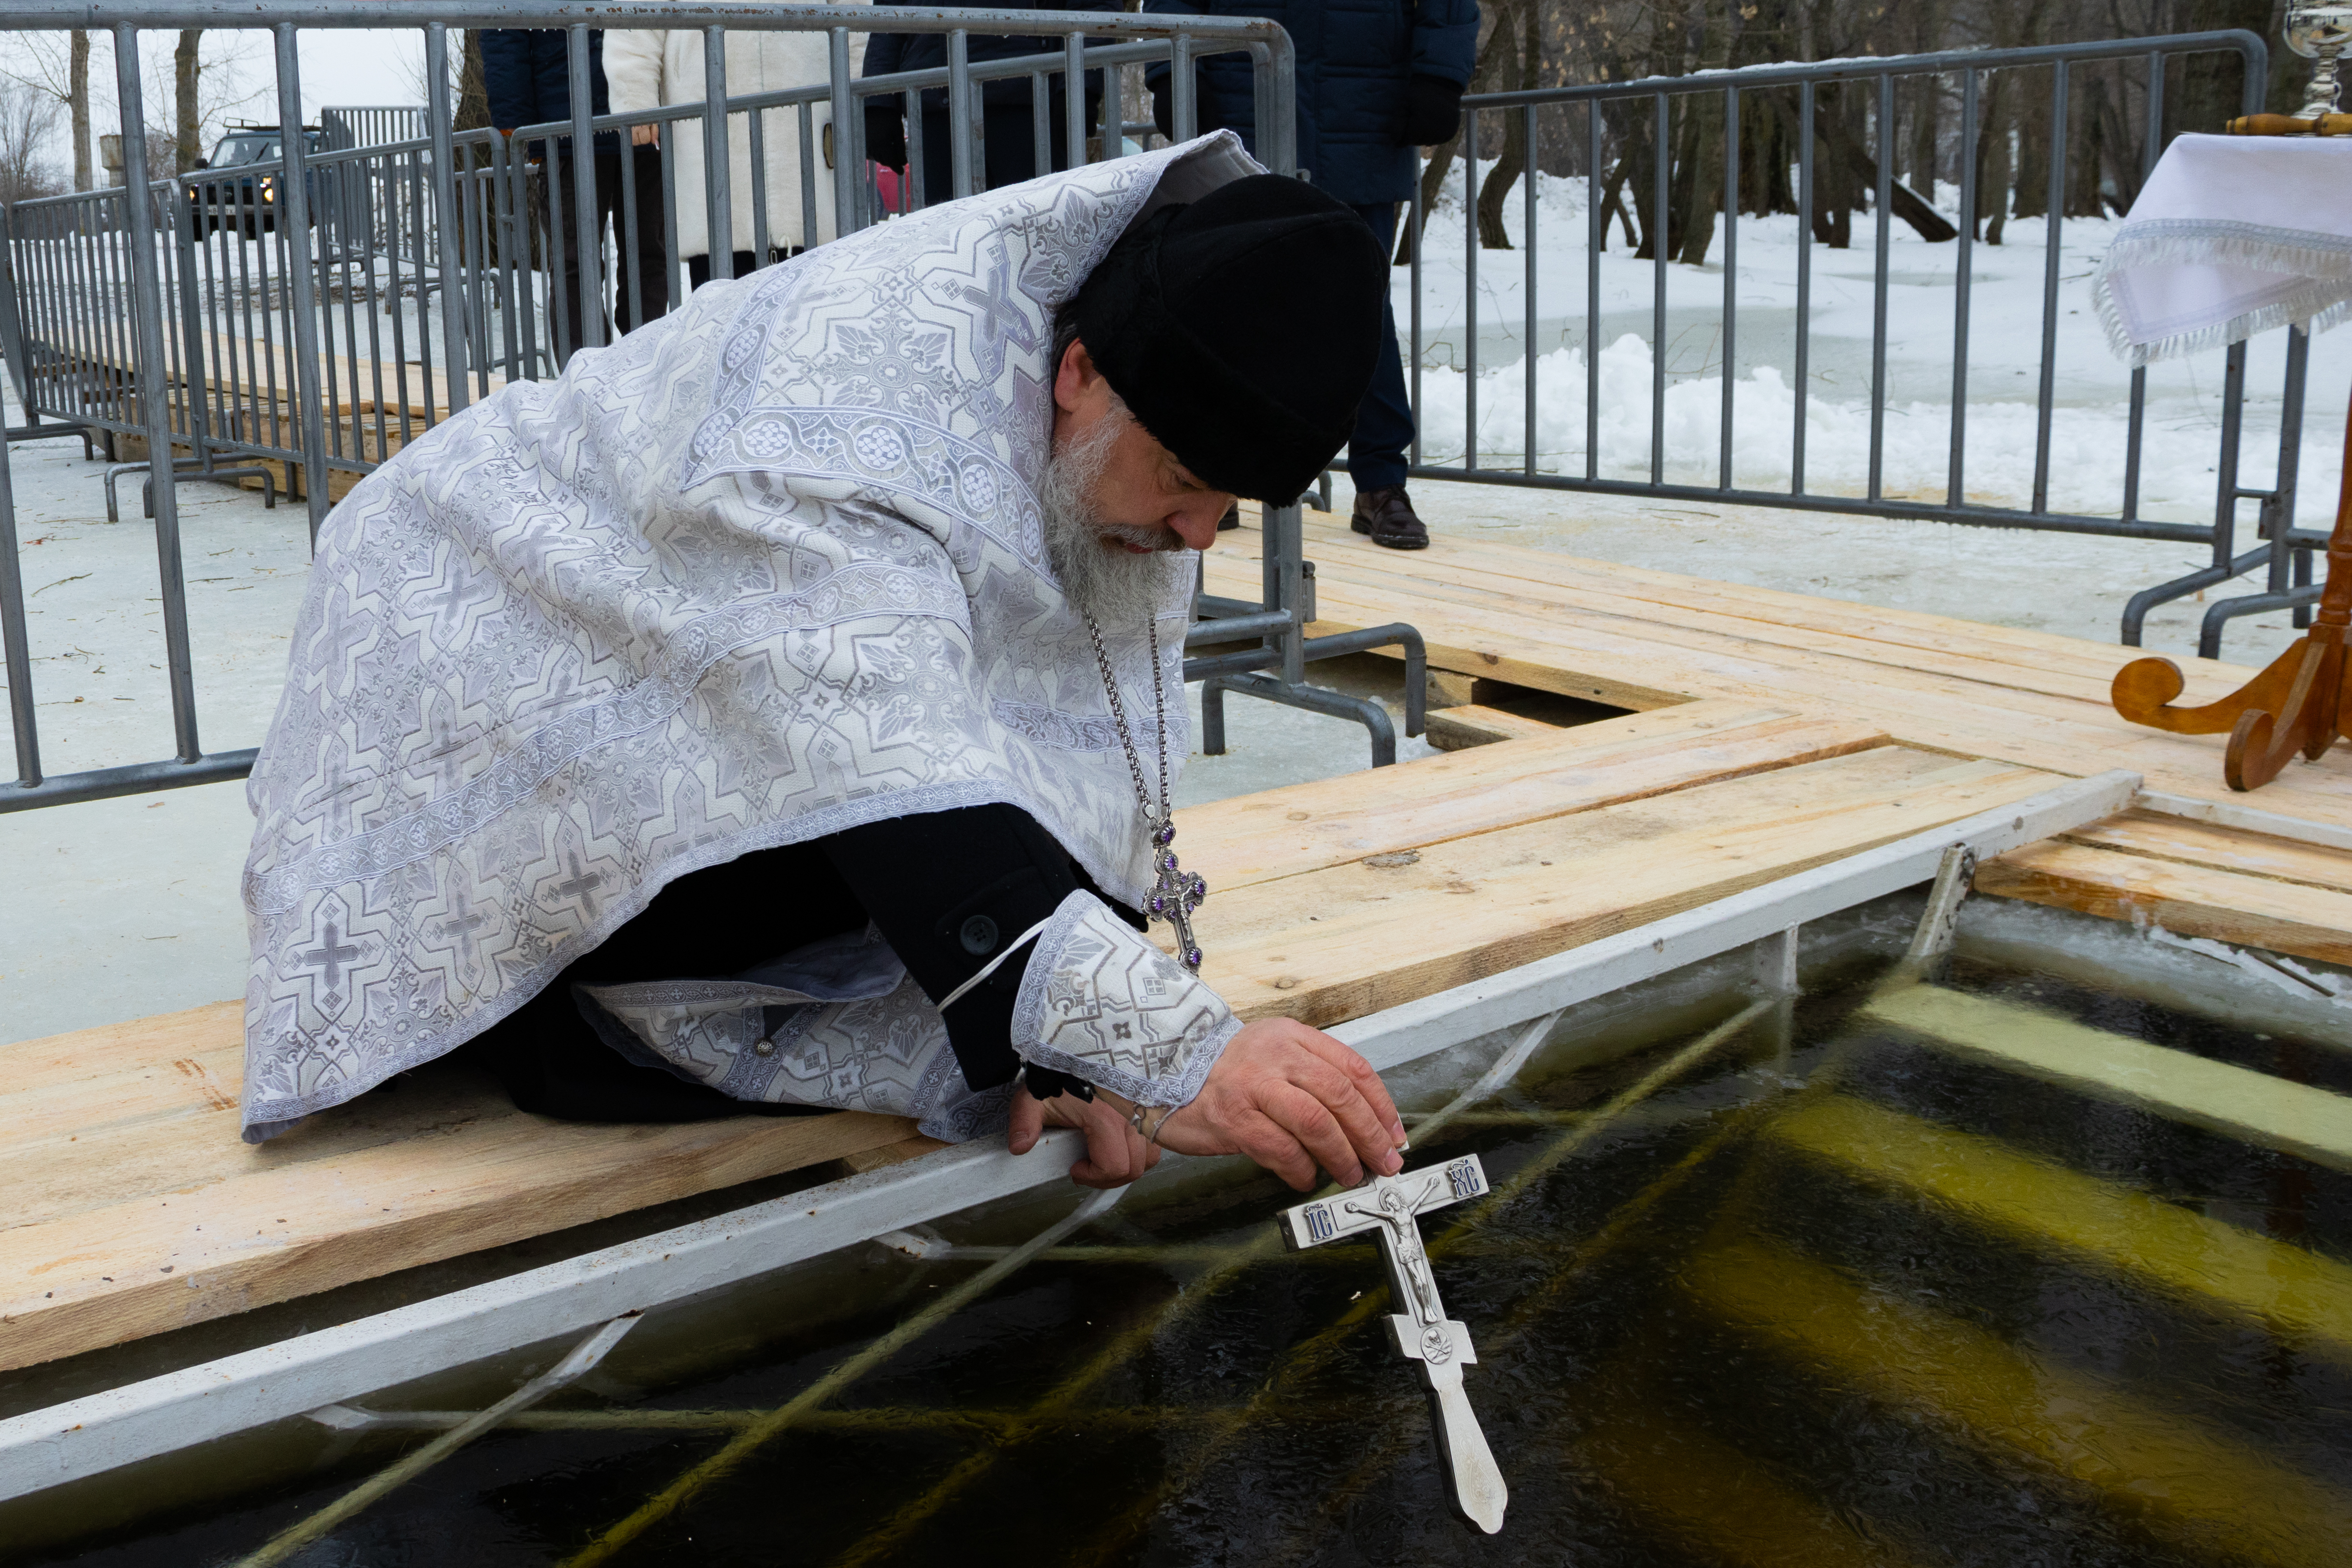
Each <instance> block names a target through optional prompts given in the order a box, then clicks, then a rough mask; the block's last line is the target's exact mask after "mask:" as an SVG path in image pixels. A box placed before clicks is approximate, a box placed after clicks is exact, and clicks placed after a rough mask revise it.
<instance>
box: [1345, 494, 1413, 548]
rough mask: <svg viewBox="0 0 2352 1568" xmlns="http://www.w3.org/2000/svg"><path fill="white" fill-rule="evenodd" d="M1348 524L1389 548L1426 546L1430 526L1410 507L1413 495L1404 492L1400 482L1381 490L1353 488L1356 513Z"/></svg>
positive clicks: (1375, 542) (1374, 541)
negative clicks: (1423, 523)
mask: <svg viewBox="0 0 2352 1568" xmlns="http://www.w3.org/2000/svg"><path fill="white" fill-rule="evenodd" d="M1348 526H1349V528H1353V529H1355V530H1356V531H1357V532H1358V533H1360V534H1370V535H1371V536H1372V542H1373V543H1374V544H1376V545H1385V546H1387V547H1388V548H1389V549H1428V548H1429V530H1428V529H1427V528H1424V527H1423V526H1422V521H1421V517H1420V516H1419V515H1418V514H1417V513H1415V512H1414V511H1413V509H1412V497H1410V496H1408V495H1406V494H1405V493H1404V486H1402V485H1391V486H1389V487H1388V488H1386V489H1384V490H1359V491H1357V492H1356V515H1355V516H1354V517H1350V518H1349V520H1348Z"/></svg>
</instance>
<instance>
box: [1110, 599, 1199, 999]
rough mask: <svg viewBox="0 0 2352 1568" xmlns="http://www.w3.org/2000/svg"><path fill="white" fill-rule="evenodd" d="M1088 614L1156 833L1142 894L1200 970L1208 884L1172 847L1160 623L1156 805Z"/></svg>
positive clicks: (1152, 628)
mask: <svg viewBox="0 0 2352 1568" xmlns="http://www.w3.org/2000/svg"><path fill="white" fill-rule="evenodd" d="M1084 619H1085V621H1086V623H1087V636H1088V637H1089V638H1091V639H1092V640H1093V642H1094V645H1095V668H1097V669H1098V670H1100V671H1101V672H1102V684H1103V694H1104V695H1106V696H1108V697H1109V698H1110V717H1111V722H1112V723H1113V724H1115V725H1117V726H1118V744H1119V745H1120V747H1122V748H1124V749H1125V751H1126V752H1127V771H1128V776H1129V778H1131V779H1134V780H1135V803H1136V805H1137V806H1138V807H1139V808H1140V809H1141V810H1142V812H1143V821H1144V825H1145V828H1146V831H1148V832H1149V833H1150V838H1151V870H1152V874H1153V880H1152V884H1151V891H1150V894H1148V895H1146V896H1145V898H1144V900H1143V913H1144V915H1146V917H1148V918H1150V919H1152V920H1164V921H1166V922H1168V924H1169V925H1172V926H1174V927H1175V928H1176V956H1177V959H1178V961H1179V962H1181V963H1182V965H1183V966H1184V967H1186V968H1188V969H1190V970H1192V972H1193V973H1195V974H1198V973H1199V972H1200V969H1201V948H1200V945H1199V944H1198V943H1197V942H1195V941H1194V940H1193V938H1192V911H1194V910H1196V909H1198V908H1200V907H1201V904H1202V901H1203V900H1205V899H1206V898H1207V897H1208V896H1209V884H1208V883H1207V882H1205V881H1203V880H1202V878H1201V877H1199V876H1196V875H1194V874H1192V873H1189V872H1186V871H1184V870H1183V869H1182V868H1181V867H1180V866H1178V865H1177V863H1176V852H1175V851H1174V850H1173V849H1171V848H1170V847H1169V846H1170V845H1171V844H1173V843H1174V842H1175V841H1176V819H1175V814H1174V813H1173V812H1171V810H1169V808H1168V699H1167V696H1166V695H1165V694H1164V692H1163V691H1162V689H1161V686H1160V623H1159V622H1158V621H1157V620H1153V621H1149V622H1145V624H1144V633H1145V636H1146V637H1147V638H1148V639H1149V641H1150V645H1151V706H1152V709H1153V715H1154V717H1155V719H1156V721H1157V723H1158V725H1159V730H1158V735H1159V744H1160V803H1159V805H1158V807H1157V808H1155V807H1154V806H1153V805H1152V801H1151V791H1150V789H1147V788H1146V787H1145V785H1144V782H1143V758H1140V757H1139V756H1138V755H1137V754H1136V750H1135V732H1134V731H1133V730H1132V729H1130V728H1129V727H1128V722H1127V705H1126V704H1125V703H1124V702H1122V701H1121V700H1120V699H1119V695H1118V681H1117V680H1115V679H1113V678H1112V676H1111V673H1110V654H1109V653H1107V652H1106V651H1105V650H1104V648H1103V639H1102V628H1101V627H1099V626H1097V625H1096V624H1095V618H1094V617H1093V616H1091V615H1088V616H1086V617H1084Z"/></svg>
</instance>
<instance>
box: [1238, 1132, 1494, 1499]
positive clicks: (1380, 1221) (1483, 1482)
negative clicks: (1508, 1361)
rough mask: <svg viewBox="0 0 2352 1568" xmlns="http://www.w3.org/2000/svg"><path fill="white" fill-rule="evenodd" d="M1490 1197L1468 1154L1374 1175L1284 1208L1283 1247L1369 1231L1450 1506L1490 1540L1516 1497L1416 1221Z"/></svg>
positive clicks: (1460, 1330) (1473, 1356)
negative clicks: (1470, 1389)
mask: <svg viewBox="0 0 2352 1568" xmlns="http://www.w3.org/2000/svg"><path fill="white" fill-rule="evenodd" d="M1485 1192H1486V1167H1485V1166H1481V1165H1480V1164H1479V1163H1478V1156H1477V1155H1463V1156H1462V1157H1461V1158H1460V1159H1458V1160H1452V1161H1449V1162H1447V1163H1446V1164H1445V1165H1444V1166H1438V1167H1435V1168H1433V1169H1428V1170H1418V1171H1406V1172H1403V1173H1402V1174H1399V1175H1396V1176H1374V1177H1373V1178H1372V1179H1371V1180H1370V1181H1369V1182H1367V1183H1365V1184H1364V1185H1363V1186H1360V1187H1357V1188H1355V1189H1354V1190H1353V1191H1350V1192H1343V1193H1340V1194H1339V1196H1338V1197H1320V1198H1317V1199H1316V1200H1315V1201H1314V1202H1312V1203H1302V1204H1300V1205H1298V1206H1297V1207H1295V1208H1288V1209H1285V1210H1284V1211H1283V1215H1282V1222H1281V1223H1282V1239H1283V1243H1284V1245H1286V1246H1287V1247H1289V1248H1291V1249H1294V1250H1297V1249H1302V1248H1307V1247H1319V1246H1321V1245H1322V1244H1323V1243H1324V1242H1326V1241H1337V1240H1339V1239H1340V1238H1342V1237H1346V1236H1358V1235H1361V1234H1362V1233H1363V1232H1365V1231H1368V1230H1369V1231H1372V1232H1374V1233H1375V1234H1377V1235H1378V1236H1379V1237H1380V1241H1381V1260H1382V1261H1383V1262H1385V1263H1386V1264H1387V1265H1388V1270H1389V1289H1390V1291H1391V1294H1392V1295H1393V1297H1394V1298H1395V1301H1396V1304H1397V1305H1398V1306H1400V1307H1402V1308H1403V1309H1404V1310H1403V1311H1402V1312H1391V1313H1390V1314H1389V1316H1388V1317H1387V1318H1386V1319H1384V1320H1383V1321H1384V1322H1386V1323H1387V1324H1388V1331H1389V1343H1391V1344H1392V1345H1393V1346H1395V1348H1396V1353H1397V1354H1399V1355H1402V1356H1404V1357H1406V1358H1407V1359H1409V1360H1412V1361H1417V1362H1419V1363H1420V1364H1421V1382H1422V1386H1423V1388H1424V1389H1425V1390H1427V1391H1428V1394H1429V1415H1430V1422H1431V1425H1432V1426H1433V1427H1434V1428H1435V1430H1436V1433H1437V1452H1438V1457H1439V1458H1443V1459H1444V1461H1445V1471H1446V1476H1447V1478H1448V1479H1449V1480H1450V1481H1451V1482H1452V1490H1451V1492H1450V1494H1449V1495H1448V1498H1447V1500H1448V1501H1449V1502H1450V1503H1451V1504H1452V1505H1453V1507H1454V1511H1455V1512H1456V1513H1459V1514H1460V1515H1461V1516H1462V1517H1463V1518H1465V1519H1466V1520H1468V1521H1470V1522H1471V1523H1473V1524H1475V1525H1476V1526H1477V1527H1478V1528H1479V1529H1481V1530H1483V1531H1486V1533H1487V1534H1489V1535H1492V1534H1494V1533H1495V1532H1496V1531H1499V1530H1501V1529H1502V1528H1503V1510H1504V1509H1505V1508H1506V1507H1507V1506H1508V1505H1509V1503H1510V1500H1511V1494H1510V1490H1509V1489H1508V1488H1507V1487H1506V1486H1505V1485H1504V1484H1503V1472H1502V1471H1501V1470H1499V1469H1496V1467H1495V1456H1494V1454H1493V1453H1492V1452H1491V1451H1489V1450H1488V1448H1487V1447H1486V1434H1485V1433H1484V1432H1482V1431H1480V1430H1479V1428H1478V1417H1477V1416H1476V1415H1475V1414H1474V1413H1473V1412H1472V1410H1471V1408H1470V1396H1469V1395H1468V1394H1466V1393H1465V1392H1464V1391H1463V1387H1462V1369H1463V1367H1465V1365H1468V1364H1471V1363H1474V1362H1475V1361H1476V1360H1477V1359H1478V1355H1477V1353H1476V1352H1475V1351H1474V1350H1472V1349H1471V1348H1470V1330H1469V1328H1468V1327H1467V1325H1465V1324H1463V1323H1460V1322H1454V1320H1453V1319H1451V1318H1448V1317H1447V1316H1446V1315H1445V1307H1444V1303H1443V1302H1441V1301H1439V1300H1438V1299H1437V1278H1436V1276H1435V1275H1433V1274H1432V1273H1431V1272H1430V1270H1429V1253H1428V1251H1427V1250H1426V1249H1423V1246H1422V1244H1421V1226H1420V1223H1419V1221H1420V1217H1421V1216H1422V1215H1424V1214H1427V1213H1428V1212H1429V1211H1430V1210H1432V1209H1433V1208H1443V1207H1445V1206H1446V1205H1447V1204H1449V1203H1460V1202H1461V1201H1462V1200H1463V1199H1465V1198H1470V1197H1479V1196H1480V1195H1481V1194H1483V1193H1485Z"/></svg>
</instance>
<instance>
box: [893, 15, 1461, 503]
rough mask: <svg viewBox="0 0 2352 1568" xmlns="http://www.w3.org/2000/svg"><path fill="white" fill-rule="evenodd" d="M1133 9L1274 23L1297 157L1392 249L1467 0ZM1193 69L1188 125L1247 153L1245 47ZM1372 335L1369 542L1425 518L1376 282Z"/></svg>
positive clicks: (1397, 367) (1448, 108)
mask: <svg viewBox="0 0 2352 1568" xmlns="http://www.w3.org/2000/svg"><path fill="white" fill-rule="evenodd" d="M1143 8H1144V9H1145V10H1146V11H1152V12H1164V13H1177V14H1181V13H1189V14H1191V15H1193V16H1265V17H1268V18H1271V19H1272V20H1274V21H1276V22H1279V23H1281V24H1282V26H1283V29H1284V30H1285V31H1286V32H1287V33H1288V34H1289V35H1290V39H1291V43H1292V44H1293V46H1294V47H1296V49H1297V102H1298V130H1297V137H1298V166H1299V168H1300V169H1302V170H1304V171H1305V172H1307V175H1308V177H1309V178H1310V179H1312V180H1313V181H1314V183H1316V184H1317V185H1318V186H1320V187H1321V188H1322V189H1324V190H1326V191H1328V192H1329V193H1331V194H1332V195H1334V196H1337V197H1338V198H1339V200H1341V201H1343V202H1345V203H1347V204H1349V206H1351V207H1353V208H1355V209H1356V213H1357V215H1358V216H1360V217H1361V218H1362V219H1363V220H1364V222H1365V223H1367V224H1369V225H1371V229H1372V233H1373V234H1374V235H1378V236H1379V238H1380V241H1381V246H1383V248H1384V249H1386V250H1387V251H1388V252H1389V253H1390V254H1391V255H1392V254H1394V252H1395V248H1396V219H1397V204H1398V203H1400V202H1407V201H1411V200H1412V186H1413V172H1414V171H1413V157H1412V150H1413V149H1414V148H1416V147H1431V146H1434V145H1436V144H1437V143H1438V142H1441V141H1445V140H1446V139H1448V138H1449V137H1451V136H1452V135H1453V134H1454V131H1455V129H1456V128H1457V127H1458V126H1459V125H1460V124H1461V120H1462V91H1463V89H1464V88H1465V87H1467V86H1468V85H1469V81H1470V76H1471V72H1472V70H1473V68H1475V65H1476V64H1477V54H1478V5H1477V0H1145V5H1144V7H1143ZM869 59H870V57H869ZM1196 69H1197V70H1198V73H1199V75H1198V81H1199V89H1198V92H1197V95H1196V102H1197V104H1198V111H1197V112H1198V119H1199V122H1200V123H1199V126H1198V130H1199V131H1201V132H1202V133H1203V134H1205V133H1206V132H1208V131H1215V130H1219V129H1221V128H1223V129H1231V130H1233V131H1239V132H1240V133H1241V137H1242V140H1243V141H1244V142H1247V143H1248V144H1249V145H1250V149H1251V151H1252V152H1255V151H1256V130H1257V127H1256V113H1255V97H1254V93H1253V90H1252V78H1251V70H1250V62H1249V57H1247V56H1246V55H1239V54H1227V55H1213V56H1211V57H1208V58H1206V59H1204V60H1202V61H1201V62H1200V63H1199V65H1198V67H1197V68H1196ZM1169 75H1170V72H1169V68H1168V67H1166V66H1164V65H1163V66H1157V67H1154V68H1152V69H1151V70H1150V71H1149V72H1147V73H1146V75H1145V80H1146V81H1147V83H1149V84H1150V88H1151V91H1152V98H1153V110H1154V117H1155V118H1156V119H1157V120H1158V121H1159V125H1160V132H1161V134H1163V135H1169V136H1172V135H1173V134H1174V130H1173V120H1174V116H1173V108H1172V105H1171V101H1170V99H1171V96H1172V95H1171V92H1170V82H1169ZM1380 333H1381V360H1380V367H1379V369H1378V370H1377V371H1375V372H1374V374H1373V377H1372V387H1371V391H1370V392H1368V393H1366V394H1365V397H1364V402H1363V406H1362V408H1361V409H1360V410H1359V411H1358V413H1357V415H1356V434H1355V439H1354V440H1352V441H1351V442H1349V445H1348V476H1349V479H1350V480H1351V481H1352V482H1353V483H1354V485H1355V486H1356V509H1355V516H1354V517H1353V519H1352V521H1351V525H1350V526H1352V527H1353V528H1355V530H1356V531H1357V532H1358V533H1360V534H1370V536H1371V538H1372V542H1373V543H1375V544H1381V545H1386V546H1388V547H1389V548H1390V549H1423V548H1425V547H1426V546H1427V545H1428V543H1429V530H1428V529H1427V528H1424V527H1423V524H1422V521H1421V518H1420V517H1419V516H1418V515H1416V514H1415V513H1414V511H1413V509H1412V500H1411V498H1410V497H1407V496H1406V494H1405V487H1404V481H1405V454H1406V452H1407V451H1408V450H1409V449H1410V448H1411V447H1412V434H1413V428H1412V403H1411V402H1409V401H1408V400H1407V398H1406V396H1405V382H1404V360H1403V356H1402V355H1401V354H1400V353H1399V352H1398V351H1397V338H1396V314H1395V311H1394V310H1393V309H1392V308H1391V306H1390V304H1389V299H1388V296H1387V295H1385V294H1383V295H1382V296H1381V321H1380Z"/></svg>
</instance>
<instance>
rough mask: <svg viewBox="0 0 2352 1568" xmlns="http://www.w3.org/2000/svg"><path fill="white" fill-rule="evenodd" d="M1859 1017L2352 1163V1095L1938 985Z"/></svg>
mask: <svg viewBox="0 0 2352 1568" xmlns="http://www.w3.org/2000/svg"><path fill="white" fill-rule="evenodd" d="M1854 1016H1855V1017H1856V1018H1857V1019H1876V1020H1878V1021H1879V1022H1882V1023H1888V1024H1893V1025H1894V1026H1895V1027H1896V1028H1897V1029H1900V1030H1904V1031H1906V1033H1909V1034H1913V1035H1916V1036H1918V1037H1920V1038H1922V1039H1925V1040H1929V1041H1931V1042H1933V1043H1934V1044H1936V1045H1937V1046H1938V1047H1940V1048H1942V1049H1944V1050H1947V1051H1953V1052H1956V1053H1958V1054H1959V1055H1962V1056H1967V1057H1972V1058H1975V1059H1977V1060H1979V1061H1988V1062H1990V1063H1992V1064H1993V1065H1995V1066H1997V1067H2001V1068H2005V1069H2008V1070H2009V1071H2014V1072H2020V1073H2023V1074H2024V1075H2026V1076H2027V1077H2031V1078H2038V1079H2040V1080H2042V1082H2048V1083H2055V1084H2058V1085H2060V1086H2062V1087H2063V1088H2066V1089H2069V1090H2072V1091H2074V1092H2077V1093H2082V1094H2087V1095H2091V1096H2094V1097H2095V1098H2098V1099H2102V1100H2106V1101H2109V1102H2112V1103H2116V1104H2120V1105H2128V1106H2131V1107H2132V1108H2133V1109H2135V1110H2139V1111H2145V1112H2147V1113H2149V1114H2151V1115H2157V1116H2162V1117H2165V1118H2167V1119H2168V1120H2170V1121H2175V1122H2179V1123H2181V1124H2185V1125H2188V1126H2192V1127H2200V1128H2202V1129H2204V1130H2205V1131H2207V1132H2210V1133H2218V1134H2221V1135H2222V1136H2224V1137H2228V1138H2235V1139H2239V1140H2242V1141H2243V1142H2245V1143H2250V1144H2254V1145H2260V1146H2262V1147H2263V1148H2270V1149H2277V1150H2279V1151H2281V1152H2282V1153H2285V1154H2291V1155H2298V1156H2300V1157H2301V1158H2304V1159H2306V1160H2309V1161H2311V1162H2312V1163H2314V1164H2315V1165H2322V1166H2329V1167H2331V1168H2333V1169H2336V1170H2352V1096H2347V1095H2343V1094H2336V1093H2332V1092H2329V1091H2327V1090H2325V1089H2318V1088H2315V1087H2313V1086H2311V1085H2310V1084H2306V1083H2294V1082H2288V1081H2287V1080H2285V1079H2284V1078H2273V1077H2272V1076H2271V1075H2270V1074H2269V1073H2266V1072H2256V1071H2253V1070H2252V1069H2251V1068H2245V1067H2238V1066H2235V1065H2233V1064H2231V1063H2230V1062H2226V1061H2211V1060H2210V1059H2209V1058H2206V1057H2202V1056H2197V1055H2194V1054H2192V1053H2190V1052H2189V1051H2175V1050H2172V1049H2171V1048H2169V1047H2167V1046H2160V1045H2149V1044H2147V1043H2146V1042H2145V1041H2142V1040H2133V1039H2131V1038H2129V1037H2128V1036H2126V1035H2120V1034H2112V1033H2109V1032H2108V1031H2107V1030H2100V1029H2094V1028H2092V1027H2091V1026H2090V1025H2088V1024H2082V1023H2076V1022H2075V1021H2074V1019H2067V1018H2061V1017H2059V1016H2058V1015H2056V1014H2054V1013H2047V1012H2042V1011H2041V1010H2040V1009H2034V1008H2026V1007H2019V1006H2017V1005H2015V1004H2014V1003H2011V1002H2003V1001H1997V1000H1994V999H1992V998H1987V997H1975V996H1969V995H1966V994H1964V993H1962V992H1959V991H1954V990H1947V989H1945V988H1942V987H1939V986H1909V987H1906V988H1902V989H1900V990H1896V991H1893V992H1890V993H1888V994H1886V995H1885V996H1882V997H1879V998H1875V999H1874V1000H1873V1001H1871V1002H1870V1003H1869V1004H1868V1005H1866V1006H1865V1007H1864V1008H1862V1009H1859V1010H1858V1011H1857V1012H1856V1014H1855V1015H1854Z"/></svg>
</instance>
